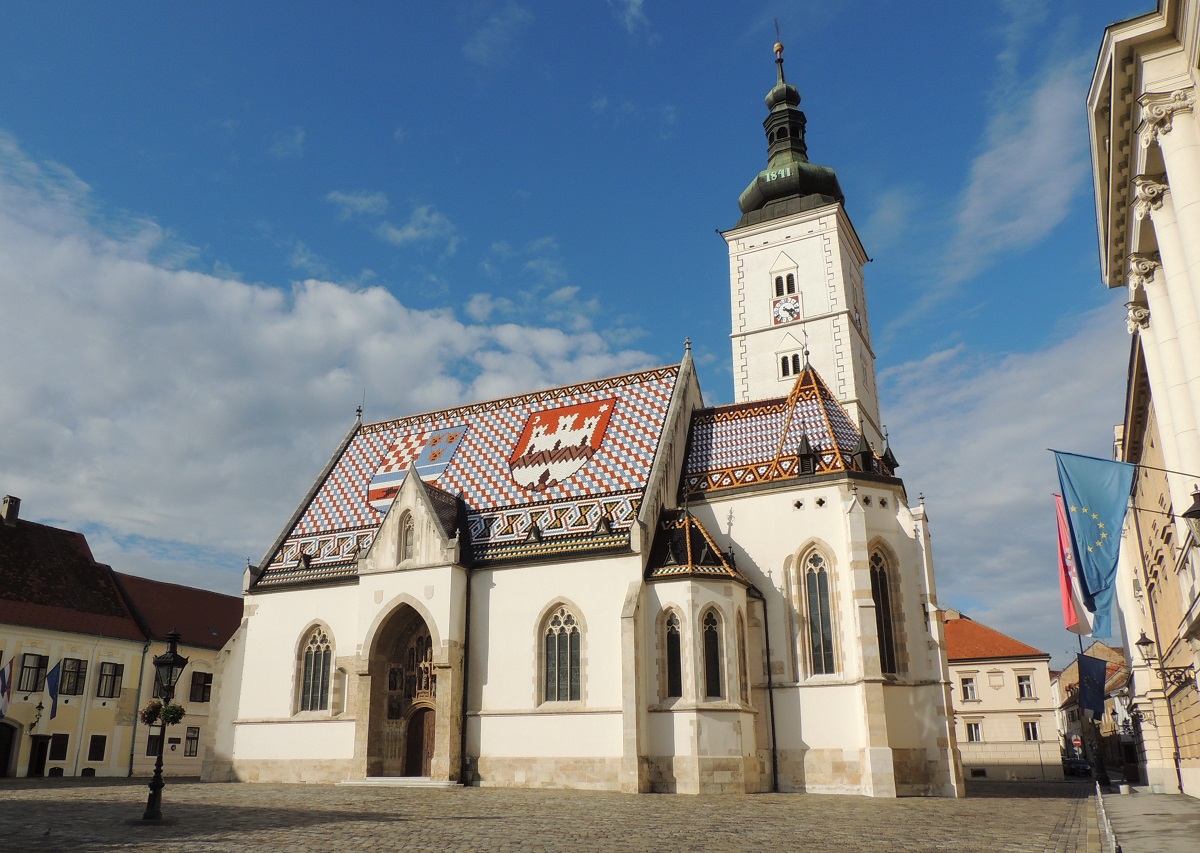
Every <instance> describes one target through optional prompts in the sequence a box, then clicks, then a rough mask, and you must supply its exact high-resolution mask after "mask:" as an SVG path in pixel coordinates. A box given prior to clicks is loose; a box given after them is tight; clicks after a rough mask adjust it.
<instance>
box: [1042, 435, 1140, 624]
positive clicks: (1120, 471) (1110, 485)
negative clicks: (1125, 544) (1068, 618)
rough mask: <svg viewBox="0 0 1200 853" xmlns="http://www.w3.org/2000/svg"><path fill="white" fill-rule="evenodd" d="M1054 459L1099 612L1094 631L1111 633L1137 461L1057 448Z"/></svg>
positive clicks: (1087, 592)
mask: <svg viewBox="0 0 1200 853" xmlns="http://www.w3.org/2000/svg"><path fill="white" fill-rule="evenodd" d="M1054 459H1055V462H1056V464H1057V466H1058V482H1059V485H1060V486H1061V487H1062V496H1063V503H1064V505H1065V507H1066V513H1065V516H1066V519H1067V529H1068V530H1069V532H1070V534H1071V548H1072V550H1073V552H1074V556H1075V567H1076V569H1077V571H1078V574H1079V579H1080V585H1081V586H1082V588H1083V593H1084V599H1083V602H1084V604H1085V605H1086V606H1087V607H1088V609H1089V610H1090V611H1091V612H1092V614H1093V616H1094V622H1093V625H1092V636H1095V637H1111V636H1112V615H1111V611H1112V600H1113V593H1114V592H1115V589H1114V585H1113V582H1114V581H1115V580H1116V576H1117V555H1118V554H1119V553H1120V550H1121V527H1122V526H1123V525H1124V524H1125V513H1126V511H1127V510H1128V509H1129V492H1130V489H1131V488H1132V486H1133V475H1134V472H1135V471H1136V470H1137V466H1136V465H1130V464H1129V463H1127V462H1109V461H1108V460H1107V459H1097V458H1095V457H1093V456H1077V455H1075V454H1074V453H1059V452H1058V451H1055V452H1054ZM1089 599H1090V602H1089Z"/></svg>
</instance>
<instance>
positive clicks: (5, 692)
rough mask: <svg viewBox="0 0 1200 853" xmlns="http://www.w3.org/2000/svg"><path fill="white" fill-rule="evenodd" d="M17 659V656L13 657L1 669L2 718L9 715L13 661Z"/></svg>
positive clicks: (0, 698)
mask: <svg viewBox="0 0 1200 853" xmlns="http://www.w3.org/2000/svg"><path fill="white" fill-rule="evenodd" d="M16 659H17V656H16V655H13V656H12V657H11V658H10V659H9V661H8V663H6V664H5V665H4V666H3V667H0V717H3V716H4V715H5V714H7V713H8V703H9V702H11V701H12V674H13V661H15V660H16ZM0 660H2V658H0Z"/></svg>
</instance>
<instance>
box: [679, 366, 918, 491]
mask: <svg viewBox="0 0 1200 853" xmlns="http://www.w3.org/2000/svg"><path fill="white" fill-rule="evenodd" d="M861 439H862V435H861V433H860V432H859V430H858V428H857V427H856V426H855V425H854V422H853V421H852V420H851V419H850V416H849V415H848V414H846V410H845V409H843V408H842V405H841V403H839V402H838V401H837V398H836V397H834V396H833V392H831V391H830V390H829V388H828V387H827V386H826V385H825V382H824V380H822V379H821V376H820V374H819V373H817V371H816V369H815V368H814V367H813V366H812V365H811V364H807V363H806V364H805V365H804V367H803V368H802V369H801V371H800V373H799V375H798V376H797V377H796V382H795V384H794V385H793V386H792V390H791V392H790V393H789V394H788V396H787V397H777V398H774V399H768V400H755V401H752V402H749V403H735V404H732V405H727V406H716V407H714V408H710V409H699V410H697V411H696V412H695V413H694V414H693V416H692V426H691V435H690V437H689V440H688V452H687V459H686V461H685V462H684V469H683V474H684V476H683V482H684V490H685V491H686V492H687V493H688V494H691V495H699V494H705V493H711V492H717V491H721V490H724V489H732V488H738V487H742V486H750V485H757V484H760V483H767V482H772V481H775V480H783V479H787V478H791V477H796V476H798V475H799V474H800V473H801V460H802V457H803V456H804V455H805V454H806V452H811V453H812V454H813V456H812V460H811V461H812V472H811V473H813V474H835V473H846V472H850V471H858V472H863V470H864V469H863V465H862V459H863V457H862V456H861V455H860V456H858V457H856V451H859V452H860V453H861V450H862V447H860V441H861ZM805 443H806V444H807V449H806V448H805ZM867 457H868V467H869V468H870V469H871V470H870V471H868V472H867V473H873V474H881V475H883V476H887V477H893V476H895V471H894V469H895V458H894V457H892V456H891V455H890V450H888V451H885V453H884V457H883V458H882V459H881V458H880V457H879V456H877V455H876V454H875V453H874V452H873V451H871V450H870V449H869V448H867Z"/></svg>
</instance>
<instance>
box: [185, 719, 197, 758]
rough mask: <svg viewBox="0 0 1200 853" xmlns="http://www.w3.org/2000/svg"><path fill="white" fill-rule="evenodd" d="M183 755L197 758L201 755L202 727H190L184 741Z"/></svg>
mask: <svg viewBox="0 0 1200 853" xmlns="http://www.w3.org/2000/svg"><path fill="white" fill-rule="evenodd" d="M183 754H184V755H185V756H186V757H188V758H195V757H196V756H197V755H199V754H200V727H199V726H188V727H187V735H186V736H185V737H184V739H183Z"/></svg>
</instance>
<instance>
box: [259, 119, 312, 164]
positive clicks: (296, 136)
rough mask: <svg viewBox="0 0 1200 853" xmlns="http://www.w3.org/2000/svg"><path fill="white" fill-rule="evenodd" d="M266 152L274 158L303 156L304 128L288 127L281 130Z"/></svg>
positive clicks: (298, 157)
mask: <svg viewBox="0 0 1200 853" xmlns="http://www.w3.org/2000/svg"><path fill="white" fill-rule="evenodd" d="M267 153H269V154H270V155H271V156H272V157H274V158H275V159H276V160H299V159H300V158H301V157H303V156H304V128H302V127H290V128H288V129H287V130H284V131H281V132H280V133H279V134H277V135H276V137H275V141H274V142H272V143H271V147H270V148H268V149H267Z"/></svg>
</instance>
